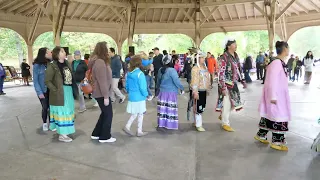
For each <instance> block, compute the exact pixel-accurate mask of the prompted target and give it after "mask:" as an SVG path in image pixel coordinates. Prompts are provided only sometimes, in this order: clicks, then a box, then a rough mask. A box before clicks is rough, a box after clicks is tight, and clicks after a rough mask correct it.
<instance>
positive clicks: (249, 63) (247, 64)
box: [243, 56, 252, 70]
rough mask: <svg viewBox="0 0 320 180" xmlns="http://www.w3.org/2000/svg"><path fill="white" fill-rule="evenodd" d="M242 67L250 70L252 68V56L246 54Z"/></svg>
mask: <svg viewBox="0 0 320 180" xmlns="http://www.w3.org/2000/svg"><path fill="white" fill-rule="evenodd" d="M243 69H244V70H250V69H252V58H251V57H250V56H248V57H247V58H246V60H245V62H244V65H243Z"/></svg>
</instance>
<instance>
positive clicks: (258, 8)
mask: <svg viewBox="0 0 320 180" xmlns="http://www.w3.org/2000/svg"><path fill="white" fill-rule="evenodd" d="M252 4H253V7H254V8H256V9H257V10H258V11H259V12H260V13H261V14H262V16H263V17H266V16H268V15H267V13H266V12H264V10H263V9H261V8H260V7H259V6H258V5H257V4H256V3H252Z"/></svg>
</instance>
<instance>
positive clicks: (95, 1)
mask: <svg viewBox="0 0 320 180" xmlns="http://www.w3.org/2000/svg"><path fill="white" fill-rule="evenodd" d="M71 1H73V2H80V3H90V4H95V5H103V6H113V7H128V6H129V5H130V4H129V3H128V2H119V1H106V0H71Z"/></svg>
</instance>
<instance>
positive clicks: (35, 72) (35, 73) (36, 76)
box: [33, 64, 43, 96]
mask: <svg viewBox="0 0 320 180" xmlns="http://www.w3.org/2000/svg"><path fill="white" fill-rule="evenodd" d="M33 86H34V89H35V91H36V93H37V96H39V95H41V94H42V95H43V92H42V89H41V87H40V84H39V65H38V64H35V65H34V66H33Z"/></svg>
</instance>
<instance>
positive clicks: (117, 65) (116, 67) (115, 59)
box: [109, 48, 126, 103]
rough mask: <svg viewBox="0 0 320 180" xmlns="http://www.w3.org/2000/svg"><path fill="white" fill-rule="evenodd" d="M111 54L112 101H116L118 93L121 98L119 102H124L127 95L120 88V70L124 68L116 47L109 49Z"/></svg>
mask: <svg viewBox="0 0 320 180" xmlns="http://www.w3.org/2000/svg"><path fill="white" fill-rule="evenodd" d="M109 50H110V51H109V56H110V57H111V69H112V91H111V97H110V98H111V101H112V102H115V100H116V97H115V95H117V96H118V97H119V98H120V101H119V103H123V102H124V100H125V99H126V96H125V95H123V94H122V93H121V91H120V89H119V88H118V84H119V80H120V71H121V69H122V63H121V59H120V56H119V55H117V54H116V50H115V49H114V48H110V49H109Z"/></svg>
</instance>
